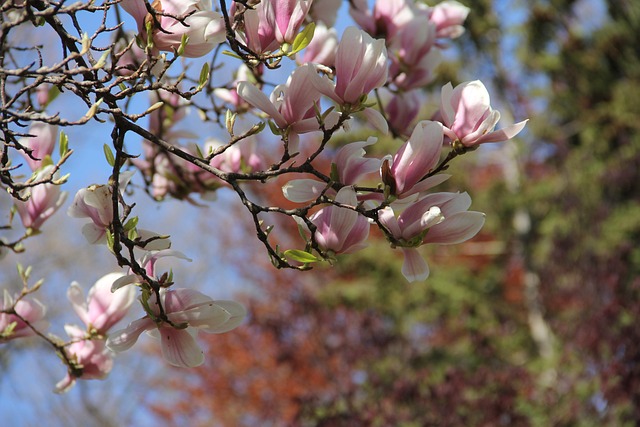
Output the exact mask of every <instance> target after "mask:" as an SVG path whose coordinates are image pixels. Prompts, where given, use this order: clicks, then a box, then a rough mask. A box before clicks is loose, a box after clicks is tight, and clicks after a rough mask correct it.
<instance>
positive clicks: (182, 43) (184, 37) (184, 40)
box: [176, 33, 189, 56]
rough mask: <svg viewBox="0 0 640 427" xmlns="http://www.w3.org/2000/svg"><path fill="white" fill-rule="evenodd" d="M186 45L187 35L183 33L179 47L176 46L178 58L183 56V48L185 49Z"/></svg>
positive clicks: (187, 41)
mask: <svg viewBox="0 0 640 427" xmlns="http://www.w3.org/2000/svg"><path fill="white" fill-rule="evenodd" d="M187 43H189V36H188V35H187V33H184V34H183V35H182V38H181V39H180V46H178V51H177V52H176V53H177V54H178V56H182V55H184V49H185V47H187Z"/></svg>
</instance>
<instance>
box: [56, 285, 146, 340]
mask: <svg viewBox="0 0 640 427" xmlns="http://www.w3.org/2000/svg"><path fill="white" fill-rule="evenodd" d="M122 276H124V275H123V274H122V273H109V274H107V275H105V276H103V277H101V278H100V279H98V281H97V282H96V283H95V284H94V285H93V287H91V289H90V290H89V295H88V297H87V299H86V301H85V299H84V292H83V291H82V288H81V287H80V284H79V283H78V282H73V283H71V286H69V289H68V290H67V297H68V298H69V301H71V304H72V305H73V309H74V311H75V312H76V314H77V315H78V316H79V317H80V320H82V322H83V323H84V324H85V325H86V326H87V328H89V330H92V329H95V330H96V331H97V332H98V333H99V334H106V333H107V331H108V330H109V329H110V328H111V327H112V326H113V325H115V324H116V323H118V322H119V321H120V320H121V319H122V318H123V317H124V316H125V315H126V314H127V312H128V311H129V308H130V307H131V304H132V303H133V301H134V299H135V288H133V287H131V286H129V287H126V288H123V289H118V290H116V291H115V292H111V286H112V285H113V282H115V281H116V280H117V279H119V278H120V277H122Z"/></svg>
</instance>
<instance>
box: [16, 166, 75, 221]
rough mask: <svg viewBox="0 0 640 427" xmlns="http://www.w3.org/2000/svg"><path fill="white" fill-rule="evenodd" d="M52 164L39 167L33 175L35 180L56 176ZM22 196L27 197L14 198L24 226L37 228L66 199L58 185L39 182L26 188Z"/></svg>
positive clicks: (64, 193) (54, 177)
mask: <svg viewBox="0 0 640 427" xmlns="http://www.w3.org/2000/svg"><path fill="white" fill-rule="evenodd" d="M52 173H53V165H49V166H45V167H44V168H42V169H39V170H38V172H37V173H36V176H35V181H39V180H41V179H48V178H50V177H52V178H53V179H57V178H58V174H57V173H53V175H52ZM22 196H25V197H27V196H28V199H27V200H26V201H24V202H23V201H20V200H16V202H15V207H16V210H17V211H18V214H19V215H20V219H21V220H22V225H24V227H25V228H30V229H32V230H39V229H40V228H41V227H42V224H44V222H45V221H46V220H47V219H49V218H50V217H51V216H52V215H53V214H54V213H56V211H57V210H58V209H60V206H62V204H63V203H64V201H65V200H66V199H67V192H66V191H60V186H59V185H55V184H53V183H45V184H39V185H36V186H35V187H32V188H30V189H27V190H26V191H25V193H23V194H22Z"/></svg>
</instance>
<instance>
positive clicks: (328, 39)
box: [296, 0, 338, 67]
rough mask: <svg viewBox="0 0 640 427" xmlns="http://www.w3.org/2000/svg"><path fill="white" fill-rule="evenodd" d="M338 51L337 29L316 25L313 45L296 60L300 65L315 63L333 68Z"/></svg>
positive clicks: (310, 44)
mask: <svg viewBox="0 0 640 427" xmlns="http://www.w3.org/2000/svg"><path fill="white" fill-rule="evenodd" d="M316 1H317V0H316ZM337 49H338V34H337V33H336V30H335V28H327V27H326V26H325V25H324V24H322V23H319V24H317V25H316V29H315V31H314V33H313V39H312V40H311V43H309V45H308V46H307V47H306V48H305V49H304V52H303V53H302V55H300V54H298V56H297V58H296V59H297V61H298V62H299V63H300V64H306V63H307V62H313V63H316V64H322V65H324V66H327V67H333V66H334V64H335V59H336V50H337Z"/></svg>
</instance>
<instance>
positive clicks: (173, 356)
mask: <svg viewBox="0 0 640 427" xmlns="http://www.w3.org/2000/svg"><path fill="white" fill-rule="evenodd" d="M160 335H161V339H162V356H163V357H164V360H166V361H167V362H168V363H169V364H171V365H173V366H177V367H179V368H195V367H196V366H200V365H202V364H203V363H204V353H203V351H202V349H201V348H200V346H198V343H197V342H196V340H195V339H194V338H193V336H191V334H190V333H189V332H187V331H186V330H185V329H174V328H171V327H163V328H160Z"/></svg>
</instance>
